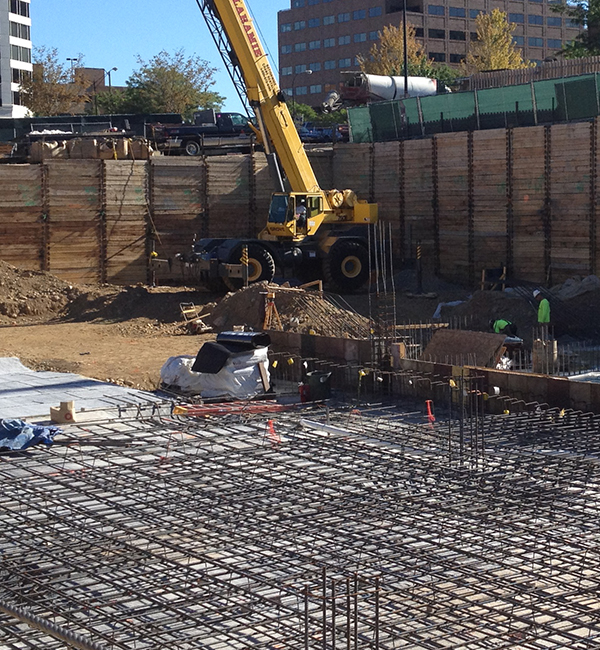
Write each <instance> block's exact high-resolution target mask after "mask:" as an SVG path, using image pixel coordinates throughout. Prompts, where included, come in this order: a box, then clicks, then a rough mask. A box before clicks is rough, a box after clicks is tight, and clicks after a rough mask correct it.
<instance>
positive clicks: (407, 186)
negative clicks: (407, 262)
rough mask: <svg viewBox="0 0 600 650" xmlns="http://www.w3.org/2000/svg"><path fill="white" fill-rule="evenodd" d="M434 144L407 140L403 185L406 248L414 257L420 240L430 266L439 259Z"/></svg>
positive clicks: (425, 261) (424, 255)
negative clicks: (436, 250)
mask: <svg viewBox="0 0 600 650" xmlns="http://www.w3.org/2000/svg"><path fill="white" fill-rule="evenodd" d="M432 147H433V141H432V140H407V141H406V142H404V159H403V161H402V164H403V165H404V187H402V188H401V192H403V200H404V204H405V210H406V242H407V243H406V246H405V251H407V254H408V256H409V257H413V258H414V256H415V249H416V245H417V242H418V241H420V242H421V244H422V246H423V264H424V266H425V267H426V268H428V269H432V268H433V267H434V265H435V262H436V260H435V238H436V232H435V228H436V226H435V219H434V211H433V199H434V187H433V150H432Z"/></svg>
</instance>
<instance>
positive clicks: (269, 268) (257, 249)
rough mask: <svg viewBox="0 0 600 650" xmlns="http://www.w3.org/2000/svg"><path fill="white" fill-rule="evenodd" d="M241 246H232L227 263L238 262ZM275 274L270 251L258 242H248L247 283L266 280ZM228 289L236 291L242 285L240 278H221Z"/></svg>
mask: <svg viewBox="0 0 600 650" xmlns="http://www.w3.org/2000/svg"><path fill="white" fill-rule="evenodd" d="M242 251H243V246H238V247H237V248H234V250H233V252H232V253H231V255H230V257H229V264H239V263H240V261H241V259H242ZM274 276H275V260H274V259H273V256H272V255H271V253H270V252H269V251H268V250H267V249H266V248H265V247H264V246H261V245H260V244H248V284H253V283H254V282H262V281H263V280H267V281H268V282H271V280H272V279H273V277H274ZM223 281H224V282H225V284H226V285H227V288H228V289H229V290H230V291H237V290H238V289H241V288H242V287H243V286H244V281H243V280H242V278H223Z"/></svg>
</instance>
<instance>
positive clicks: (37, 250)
mask: <svg viewBox="0 0 600 650" xmlns="http://www.w3.org/2000/svg"><path fill="white" fill-rule="evenodd" d="M0 186H1V187H2V192H0V259H2V260H4V261H5V262H8V263H9V264H14V265H16V266H20V267H22V268H26V269H27V268H28V269H34V270H39V269H41V268H42V255H43V252H42V246H43V229H44V221H43V218H42V215H43V213H44V205H43V191H42V168H41V167H40V166H38V165H36V166H33V165H1V166H0Z"/></svg>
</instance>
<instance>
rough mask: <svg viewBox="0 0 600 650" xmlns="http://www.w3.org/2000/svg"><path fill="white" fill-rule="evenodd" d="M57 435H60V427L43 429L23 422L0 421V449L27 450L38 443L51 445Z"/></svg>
mask: <svg viewBox="0 0 600 650" xmlns="http://www.w3.org/2000/svg"><path fill="white" fill-rule="evenodd" d="M57 433H62V429H61V428H60V427H44V426H41V425H38V424H29V423H28V422H24V421H23V420H0V448H2V447H6V448H8V449H12V450H20V449H27V448H28V447H31V446H32V445H37V443H38V442H43V443H44V444H45V445H51V444H52V443H53V442H54V436H55V435H56V434H57Z"/></svg>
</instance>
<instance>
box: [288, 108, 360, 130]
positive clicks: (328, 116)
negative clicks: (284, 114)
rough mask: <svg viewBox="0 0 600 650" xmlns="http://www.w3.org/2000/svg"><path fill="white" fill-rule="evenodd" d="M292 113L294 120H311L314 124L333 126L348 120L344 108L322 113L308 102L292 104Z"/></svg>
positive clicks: (301, 121)
mask: <svg viewBox="0 0 600 650" xmlns="http://www.w3.org/2000/svg"><path fill="white" fill-rule="evenodd" d="M293 109H294V115H295V116H296V118H297V119H296V122H300V123H303V122H311V123H312V124H314V125H315V126H335V125H336V124H345V123H346V122H347V120H348V113H347V111H346V109H342V110H341V111H335V112H334V113H323V112H321V111H319V110H315V109H314V108H312V107H311V106H308V104H296V103H295V104H294V105H293Z"/></svg>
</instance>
